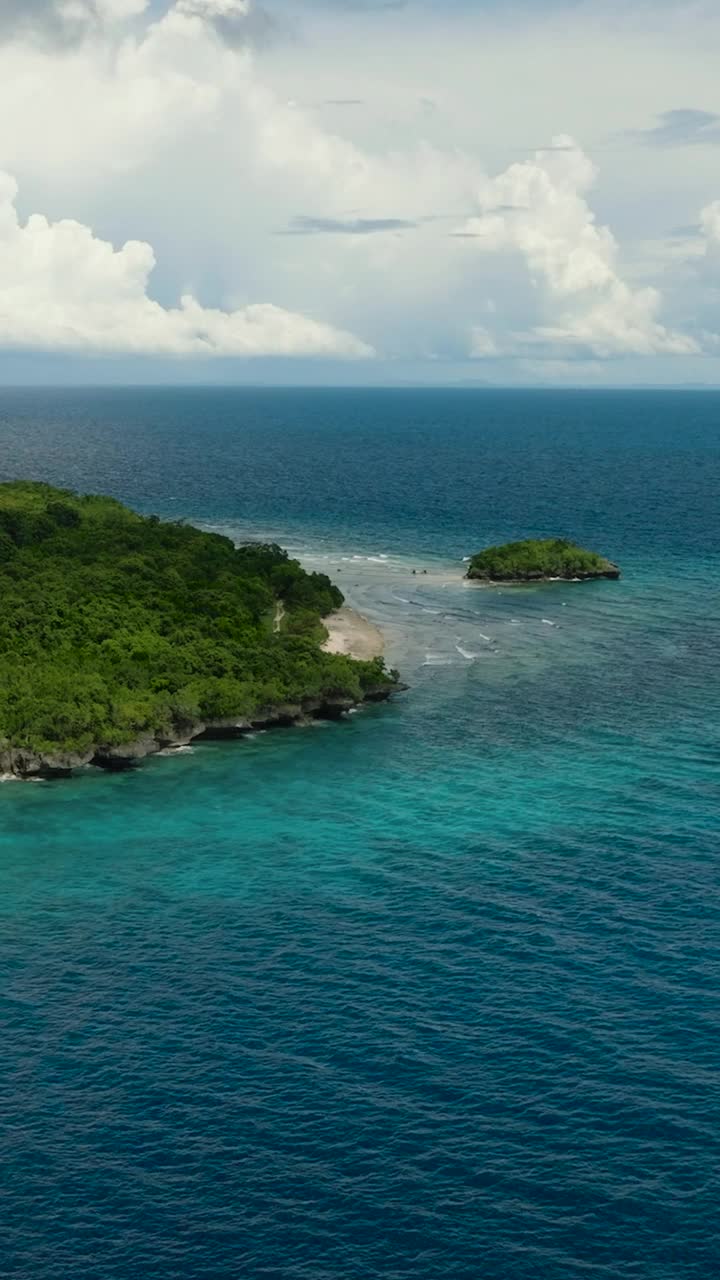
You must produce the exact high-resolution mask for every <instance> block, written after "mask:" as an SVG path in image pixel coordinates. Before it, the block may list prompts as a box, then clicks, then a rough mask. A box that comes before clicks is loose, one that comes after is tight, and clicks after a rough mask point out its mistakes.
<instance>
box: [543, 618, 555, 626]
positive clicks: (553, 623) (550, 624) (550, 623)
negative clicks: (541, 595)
mask: <svg viewBox="0 0 720 1280" xmlns="http://www.w3.org/2000/svg"><path fill="white" fill-rule="evenodd" d="M543 622H544V623H545V625H546V627H556V626H557V622H551V621H550V619H549V618H543Z"/></svg>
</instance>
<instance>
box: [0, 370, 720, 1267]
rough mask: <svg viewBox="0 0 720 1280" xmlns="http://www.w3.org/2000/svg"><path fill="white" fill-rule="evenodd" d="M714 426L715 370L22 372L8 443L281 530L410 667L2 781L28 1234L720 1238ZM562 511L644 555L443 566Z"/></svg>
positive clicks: (487, 1251) (230, 1248)
mask: <svg viewBox="0 0 720 1280" xmlns="http://www.w3.org/2000/svg"><path fill="white" fill-rule="evenodd" d="M719 426H720V397H717V396H715V395H710V394H706V395H703V394H674V395H655V394H645V393H635V394H620V393H618V394H610V393H608V394H602V395H599V394H590V393H564V394H560V393H557V394H555V393H543V394H534V393H514V394H512V393H492V392H472V393H470V392H467V393H465V392H430V393H428V392H423V393H419V392H412V391H408V392H330V391H326V392H310V391H303V392H299V393H292V392H270V391H257V392H253V391H232V392H230V391H206V390H203V391H193V392H178V391H172V392H170V391H157V392H91V391H84V392H65V391H64V392H58V393H51V392H16V393H14V392H6V393H3V397H2V400H0V444H1V445H2V449H1V450H0V473H1V478H3V479H6V478H11V477H14V476H18V475H24V476H34V477H36V478H42V479H47V480H50V481H53V482H55V483H62V484H69V485H72V486H74V487H77V488H80V489H83V490H88V489H96V490H103V491H106V492H112V493H115V494H116V495H117V496H119V497H121V498H124V499H126V500H128V501H131V502H133V503H134V504H136V505H137V506H139V507H141V508H142V509H143V510H147V511H157V512H158V513H160V514H162V515H175V516H180V515H182V516H187V517H190V518H192V519H195V520H197V521H199V522H202V523H204V524H206V525H208V526H210V527H215V528H222V529H223V530H225V531H229V532H232V533H234V534H235V535H236V536H238V537H241V536H246V535H248V534H250V535H252V536H272V537H276V538H278V539H279V540H281V541H283V542H284V543H285V544H286V545H289V546H291V547H292V548H293V549H294V551H295V553H296V554H298V555H300V556H301V558H303V559H304V560H305V561H306V562H307V563H308V564H310V565H313V566H322V567H324V568H326V569H327V571H328V572H330V573H331V574H332V575H333V576H334V577H336V579H337V581H338V582H339V584H340V585H341V586H342V587H343V589H344V590H345V592H346V595H347V596H348V598H349V600H350V602H351V603H353V604H355V605H357V606H358V607H359V608H361V609H362V610H363V611H364V612H366V613H367V614H368V616H370V617H372V618H373V620H375V621H377V622H378V623H379V624H380V625H381V626H382V627H383V628H384V630H385V632H386V635H387V639H388V648H389V656H390V658H391V659H392V661H393V662H396V663H397V664H398V665H399V666H400V667H401V669H402V672H403V675H404V677H405V678H406V680H407V681H408V683H409V684H410V685H411V688H410V691H409V692H408V693H407V694H405V695H403V697H402V698H398V699H397V700H396V701H395V702H394V704H393V705H392V706H390V707H380V708H372V709H369V710H366V711H362V712H360V713H359V714H357V715H355V716H352V717H350V718H348V720H347V721H346V722H344V723H342V724H339V725H333V726H323V727H313V728H308V729H303V730H292V731H287V732H282V731H277V732H275V733H268V734H259V735H257V736H256V737H255V738H253V739H251V740H249V741H245V742H242V743H237V744H210V743H208V744H203V745H198V746H196V747H195V748H194V749H193V750H192V751H191V752H187V753H183V754H181V755H178V756H175V757H173V758H168V757H163V758H158V759H155V760H153V761H152V762H150V763H149V764H148V765H146V766H145V767H144V768H143V769H142V770H140V771H138V772H136V773H133V774H131V775H115V776H109V775H105V774H101V773H97V772H95V771H91V770H89V771H87V772H85V773H83V774H82V775H80V776H78V777H77V778H76V779H75V780H73V781H71V782H66V783H41V784H33V785H25V784H8V785H5V786H3V787H0V910H2V929H1V930H0V964H1V965H2V973H3V975H4V979H3V986H2V996H1V999H2V1011H3V1025H4V1034H3V1047H4V1050H5V1053H4V1070H3V1072H2V1074H1V1075H0V1110H1V1113H2V1116H3V1124H4V1130H3V1140H2V1141H3V1151H2V1156H3V1158H2V1166H1V1167H2V1178H3V1182H4V1195H5V1202H6V1215H5V1224H6V1244H5V1246H4V1261H5V1266H6V1269H7V1271H8V1273H9V1274H11V1275H13V1276H18V1277H27V1280H55V1278H56V1277H57V1278H58V1280H60V1278H62V1280H65V1278H66V1277H72V1278H73V1280H86V1278H87V1280H126V1278H129V1277H130V1276H133V1277H134V1276H136V1275H138V1274H139V1275H141V1276H143V1278H144V1280H170V1278H172V1280H206V1278H207V1280H226V1278H227V1280H231V1278H233V1280H236V1278H239V1277H243V1278H244V1277H256V1276H257V1277H273V1278H274V1277H283V1280H284V1278H285V1277H288V1278H291V1280H295V1278H298V1280H356V1278H357V1280H368V1277H370V1276H373V1277H380V1278H381V1280H406V1278H408V1280H409V1278H410V1277H413V1278H414V1277H422V1278H423V1280H436V1278H437V1280H440V1277H453V1278H456V1280H506V1278H508V1280H515V1278H517V1280H530V1278H531V1277H532V1278H535V1277H542V1280H580V1278H581V1277H586V1276H597V1277H602V1278H603V1280H606V1278H609V1277H613V1278H614V1277H623V1278H625V1277H642V1278H643V1280H645V1278H647V1280H689V1278H690V1277H693V1278H695V1277H698V1278H700V1277H702V1280H706V1278H707V1277H709V1276H711V1275H713V1274H715V1272H716V1270H717V1258H718V1244H719V1240H718V1234H719V1233H718V1228H717V1224H716V1203H717V1195H716V1183H715V1181H714V1180H715V1178H716V1173H717V1162H718V1157H719V1156H720V1139H719V1138H718V1134H719V1133H720V1129H719V1128H718V1121H720V1114H719V1112H720V1087H719V1086H718V1068H719V1067H720V1061H719V1059H720V1050H719V1049H718V1043H719V1040H718V1030H719V1027H718V1012H719V1010H718V978H719V976H720V893H719V890H718V863H717V828H718V768H717V762H718V746H719V738H720V731H719V729H718V726H719V724H720V715H719V713H720V693H719V683H720V682H719V680H718V674H717V656H716V651H717V636H718V631H719V628H720V596H719V595H718V580H719V578H720V569H719V565H720V561H719V559H718V557H719V553H720V528H719V526H718V519H717V496H718V492H720V451H719V449H718V428H719ZM551 533H560V534H568V535H570V536H574V537H577V538H578V540H580V541H582V542H585V543H587V544H588V545H590V546H594V547H596V548H597V549H599V550H601V551H604V552H606V553H607V554H609V555H610V556H611V557H612V558H614V559H617V560H618V561H619V562H620V563H621V565H622V566H623V569H624V577H623V579H622V580H621V582H619V583H610V582H607V583H606V582H601V583H592V584H582V585H579V586H570V585H568V584H554V585H551V586H547V587H540V588H535V589H524V588H521V589H508V588H505V589H494V588H493V589H485V588H482V587H477V586H474V585H469V584H466V583H464V582H463V579H462V557H463V556H465V555H467V554H469V553H470V552H471V551H473V550H476V549H477V548H478V547H479V546H481V545H483V544H484V543H486V542H488V541H494V540H498V539H504V538H507V537H510V536H514V535H521V534H528V535H532V534H551ZM413 569H414V570H415V573H414V574H413ZM423 570H427V573H423Z"/></svg>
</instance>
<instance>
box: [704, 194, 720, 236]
mask: <svg viewBox="0 0 720 1280" xmlns="http://www.w3.org/2000/svg"><path fill="white" fill-rule="evenodd" d="M700 226H701V227H702V230H703V233H704V235H705V238H706V241H707V244H708V246H714V247H716V248H720V200H713V201H712V203H711V204H708V205H706V206H705V208H704V209H703V210H702V213H701V214H700Z"/></svg>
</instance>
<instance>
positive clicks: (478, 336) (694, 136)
mask: <svg viewBox="0 0 720 1280" xmlns="http://www.w3.org/2000/svg"><path fill="white" fill-rule="evenodd" d="M719 55H720V6H718V5H717V2H716V0H713V2H712V3H706V2H705V0H683V2H682V3H681V2H680V0H653V3H651V4H650V3H645V0H622V3H620V2H618V0H0V382H2V383H5V384H8V383H51V384H52V383H70V384H72V383H90V384H92V383H96V382H97V383H112V382H119V383H140V384H152V383H165V382H168V383H183V382H197V383H234V382H238V383H253V384H258V383H262V384H265V383H275V382H277V383H284V384H303V385H306V384H314V383H319V384H324V383H327V384H331V385H385V384H399V385H404V384H408V383H412V384H425V383H427V384H452V385H476V384H477V385H503V386H504V385H520V386H526V385H548V386H555V385H559V386H593V387H595V386H597V387H603V386H632V385H657V386H678V385H688V384H690V385H703V386H704V385H708V386H720V164H719V163H718V161H719V160H720V82H719V81H718V76H717V65H718V56H719Z"/></svg>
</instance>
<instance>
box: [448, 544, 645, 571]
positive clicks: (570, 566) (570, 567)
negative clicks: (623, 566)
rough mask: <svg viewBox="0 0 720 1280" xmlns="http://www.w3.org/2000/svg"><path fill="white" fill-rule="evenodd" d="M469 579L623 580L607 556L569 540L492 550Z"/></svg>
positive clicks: (481, 555)
mask: <svg viewBox="0 0 720 1280" xmlns="http://www.w3.org/2000/svg"><path fill="white" fill-rule="evenodd" d="M467 576H468V578H479V579H486V580H489V581H492V582H513V581H518V582H528V581H533V580H537V579H542V578H569V579H572V578H603V577H604V578H619V576H620V572H619V570H618V567H617V565H615V564H613V563H612V562H611V561H610V560H607V559H606V558H605V556H600V555H597V554H596V552H594V551H585V550H584V548H583V547H578V546H576V545H575V544H574V543H573V542H568V541H567V540H566V539H565V538H540V539H536V538H528V539H527V540H525V541H524V542H506V543H505V544H504V545H503V546H499V547H488V548H487V549H486V550H485V551H480V552H478V554H477V555H475V556H473V557H472V559H471V561H470V567H469V569H468V574H467Z"/></svg>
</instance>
